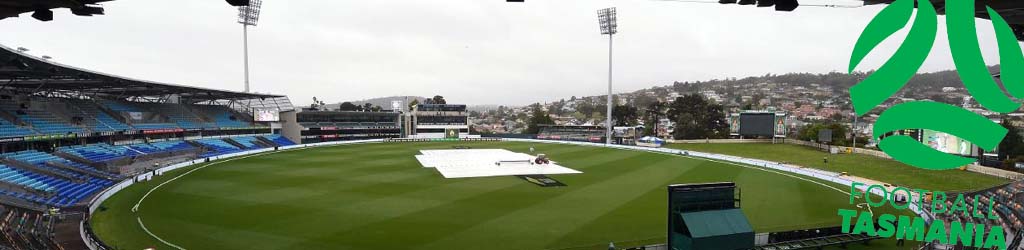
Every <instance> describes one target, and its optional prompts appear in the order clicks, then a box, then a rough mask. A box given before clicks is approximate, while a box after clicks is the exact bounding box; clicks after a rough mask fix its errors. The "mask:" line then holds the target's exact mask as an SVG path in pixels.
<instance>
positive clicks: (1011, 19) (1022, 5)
mask: <svg viewBox="0 0 1024 250" xmlns="http://www.w3.org/2000/svg"><path fill="white" fill-rule="evenodd" d="M892 2H895V0H864V4H865V5H871V4H889V3H892ZM932 3H933V4H934V5H935V10H937V11H938V12H939V14H945V13H946V0H932ZM975 5H976V6H978V7H977V8H975V16H977V17H980V18H985V19H989V16H988V11H986V10H985V6H988V7H991V8H992V9H994V10H996V12H999V15H1002V16H1003V19H1006V22H1007V23H1010V24H1016V25H1024V1H1006V0H999V1H997V0H976V1H975ZM1014 29H1015V30H1016V29H1017V27H1014ZM1017 32H1018V33H1020V32H1021V31H1019V30H1018V31H1017Z"/></svg>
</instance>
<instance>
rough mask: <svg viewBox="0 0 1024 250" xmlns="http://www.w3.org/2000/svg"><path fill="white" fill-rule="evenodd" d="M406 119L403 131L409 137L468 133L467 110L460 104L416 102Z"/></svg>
mask: <svg viewBox="0 0 1024 250" xmlns="http://www.w3.org/2000/svg"><path fill="white" fill-rule="evenodd" d="M409 115H410V116H409V117H408V118H407V119H406V120H408V122H407V123H406V126H405V127H406V128H405V131H407V133H408V137H411V138H444V137H449V135H448V133H449V132H453V133H454V136H453V137H464V136H465V135H468V134H469V112H467V111H466V105H461V104H418V105H416V107H415V110H413V111H412V112H411V113H410V114H409Z"/></svg>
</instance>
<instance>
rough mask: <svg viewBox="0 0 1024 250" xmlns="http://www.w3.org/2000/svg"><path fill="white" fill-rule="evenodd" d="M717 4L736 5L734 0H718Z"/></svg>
mask: <svg viewBox="0 0 1024 250" xmlns="http://www.w3.org/2000/svg"><path fill="white" fill-rule="evenodd" d="M718 3H720V4H732V3H736V0H718Z"/></svg>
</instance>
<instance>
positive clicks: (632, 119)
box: [612, 105, 640, 126]
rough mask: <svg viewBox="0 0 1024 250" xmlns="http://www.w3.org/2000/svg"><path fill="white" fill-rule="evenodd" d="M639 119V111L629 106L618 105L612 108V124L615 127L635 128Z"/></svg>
mask: <svg viewBox="0 0 1024 250" xmlns="http://www.w3.org/2000/svg"><path fill="white" fill-rule="evenodd" d="M639 119H640V111H638V110H637V109H636V107H633V106H629V105H619V106H615V107H614V108H612V123H613V124H615V126H636V124H637V123H636V121H637V120H639Z"/></svg>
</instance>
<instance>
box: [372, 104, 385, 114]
mask: <svg viewBox="0 0 1024 250" xmlns="http://www.w3.org/2000/svg"><path fill="white" fill-rule="evenodd" d="M381 110H384V108H382V107H380V105H377V106H373V108H371V109H370V111H373V112H380V111H381Z"/></svg>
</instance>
